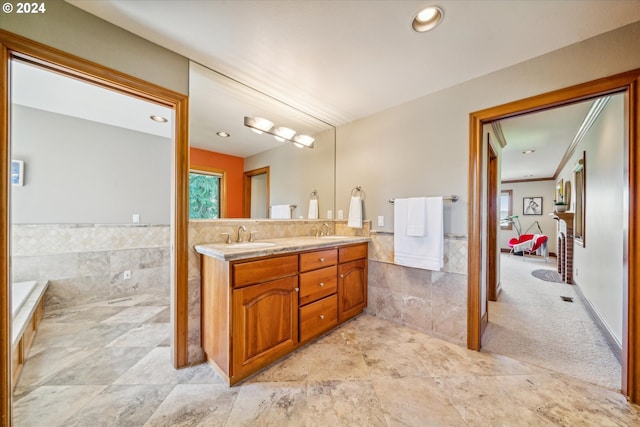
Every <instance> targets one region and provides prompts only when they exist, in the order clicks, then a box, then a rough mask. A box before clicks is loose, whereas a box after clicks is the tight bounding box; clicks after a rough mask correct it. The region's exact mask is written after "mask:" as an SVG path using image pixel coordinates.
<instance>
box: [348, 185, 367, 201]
mask: <svg viewBox="0 0 640 427" xmlns="http://www.w3.org/2000/svg"><path fill="white" fill-rule="evenodd" d="M364 194H365V193H364V190H363V189H362V187H361V186H359V185H358V186H356V187H355V188H354V189H353V190H351V197H354V196H360V198H361V199H363V200H364Z"/></svg>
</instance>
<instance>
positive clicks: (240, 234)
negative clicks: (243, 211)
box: [236, 225, 247, 243]
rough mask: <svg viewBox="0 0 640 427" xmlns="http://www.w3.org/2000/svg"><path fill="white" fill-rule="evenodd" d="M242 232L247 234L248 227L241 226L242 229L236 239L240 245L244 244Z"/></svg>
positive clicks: (239, 228) (239, 229)
mask: <svg viewBox="0 0 640 427" xmlns="http://www.w3.org/2000/svg"><path fill="white" fill-rule="evenodd" d="M242 231H244V232H246V231H247V227H246V226H244V225H241V226H240V227H238V238H237V239H236V242H238V243H240V242H242Z"/></svg>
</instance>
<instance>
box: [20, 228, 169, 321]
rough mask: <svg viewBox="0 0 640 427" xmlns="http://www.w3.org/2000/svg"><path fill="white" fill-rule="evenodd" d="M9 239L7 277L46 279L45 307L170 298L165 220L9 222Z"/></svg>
mask: <svg viewBox="0 0 640 427" xmlns="http://www.w3.org/2000/svg"><path fill="white" fill-rule="evenodd" d="M11 239H12V240H11V245H12V247H11V250H12V256H11V273H12V280H13V281H14V282H21V281H26V280H40V281H43V280H48V281H49V288H48V290H47V292H46V294H45V307H47V308H54V309H55V308H60V307H67V306H71V305H77V304H84V303H88V302H91V301H97V300H105V299H114V298H120V297H126V296H132V295H136V294H138V293H147V294H148V293H154V294H158V295H166V297H167V301H168V300H169V294H170V276H169V272H170V258H169V241H170V227H169V226H168V225H159V226H155V225H153V226H149V225H111V224H110V225H95V224H42V225H14V226H13V227H12V237H11ZM127 270H128V271H130V272H131V278H130V279H125V278H124V272H125V271H127Z"/></svg>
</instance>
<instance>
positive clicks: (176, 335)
mask: <svg viewBox="0 0 640 427" xmlns="http://www.w3.org/2000/svg"><path fill="white" fill-rule="evenodd" d="M12 59H19V60H22V61H26V62H30V63H32V64H35V65H38V66H40V67H44V68H47V69H49V70H51V71H53V72H57V73H61V74H65V75H67V76H70V77H72V78H76V79H80V80H83V81H85V82H88V83H91V84H95V85H98V86H101V87H104V88H107V89H110V90H115V91H117V92H120V93H123V94H125V95H130V96H134V97H137V98H141V99H144V100H147V101H150V102H153V103H156V104H160V105H163V106H165V107H168V108H172V109H173V111H174V115H175V128H174V145H173V149H172V179H171V182H172V186H171V200H172V208H171V222H172V232H171V246H172V258H171V262H172V266H171V275H172V280H171V282H172V283H173V286H172V289H171V292H172V296H171V299H172V305H173V307H172V318H173V325H172V327H173V328H172V335H173V337H172V363H173V365H174V367H175V368H179V367H183V366H186V365H187V363H188V362H187V357H188V325H187V321H188V287H187V285H188V281H187V279H188V225H189V208H188V206H189V204H188V198H189V187H188V184H189V181H188V177H189V139H188V122H189V120H188V119H189V111H188V96H187V95H184V94H181V93H178V92H174V91H172V90H169V89H166V88H163V87H161V86H158V85H156V84H153V83H150V82H147V81H144V80H142V79H139V78H137V77H133V76H130V75H127V74H125V73H122V72H120V71H117V70H114V69H111V68H108V67H105V66H102V65H100V64H96V63H94V62H91V61H88V60H85V59H82V58H80V57H77V56H74V55H71V54H68V53H66V52H63V51H61V50H58V49H55V48H52V47H49V46H46V45H44V44H41V43H38V42H35V41H33V40H30V39H27V38H24V37H22V36H18V35H16V34H13V33H10V32H8V31H5V30H0V61H2V64H1V65H0V200H2V203H0V231H1V233H0V234H1V235H2V236H4V237H3V239H2V243H1V244H0V360H2V361H3V362H2V366H1V370H0V413H1V415H0V426H10V425H11V410H12V400H13V398H12V391H11V316H10V315H11V308H10V303H9V301H11V298H10V296H11V295H10V290H9V286H8V285H9V283H10V282H11V271H10V265H9V263H10V260H9V256H10V253H11V252H10V241H9V236H10V235H11V222H10V218H9V215H10V212H9V211H10V209H9V203H8V202H9V197H10V182H9V159H10V158H11V153H10V145H9V141H10V138H9V137H10V135H9V127H10V122H9V120H10V118H9V113H10V101H9V96H10V88H9V65H10V61H11V60H12Z"/></svg>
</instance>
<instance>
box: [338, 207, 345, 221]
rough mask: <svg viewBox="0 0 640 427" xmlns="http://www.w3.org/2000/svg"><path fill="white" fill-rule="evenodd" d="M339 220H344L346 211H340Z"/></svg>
mask: <svg viewBox="0 0 640 427" xmlns="http://www.w3.org/2000/svg"><path fill="white" fill-rule="evenodd" d="M338 219H344V211H343V210H342V209H338Z"/></svg>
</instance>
